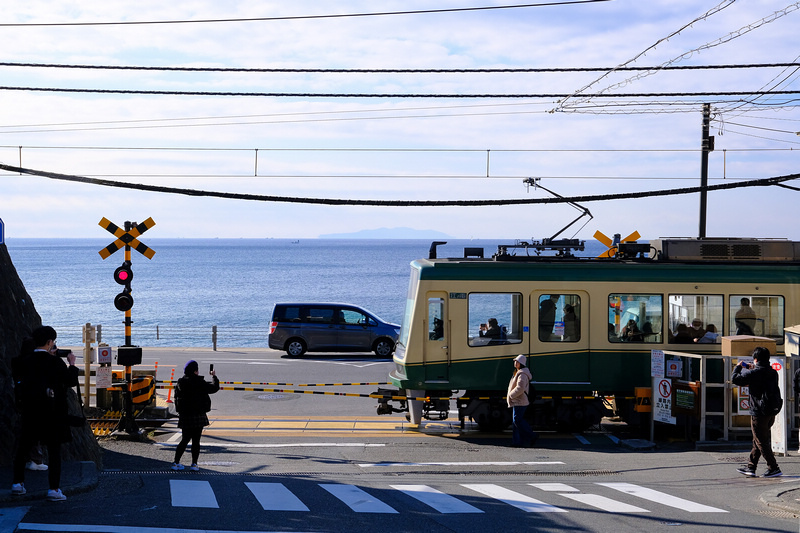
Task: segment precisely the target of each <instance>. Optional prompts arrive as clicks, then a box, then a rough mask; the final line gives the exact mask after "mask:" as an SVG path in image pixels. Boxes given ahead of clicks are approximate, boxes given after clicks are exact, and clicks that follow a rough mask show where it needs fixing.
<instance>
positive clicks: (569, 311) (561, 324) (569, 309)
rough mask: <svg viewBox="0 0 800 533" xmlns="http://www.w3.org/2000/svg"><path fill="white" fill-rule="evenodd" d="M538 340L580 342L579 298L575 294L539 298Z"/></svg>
mask: <svg viewBox="0 0 800 533" xmlns="http://www.w3.org/2000/svg"><path fill="white" fill-rule="evenodd" d="M538 330H539V340H540V341H542V342H578V341H579V340H581V298H580V296H578V295H577V294H544V295H542V296H540V297H539V325H538Z"/></svg>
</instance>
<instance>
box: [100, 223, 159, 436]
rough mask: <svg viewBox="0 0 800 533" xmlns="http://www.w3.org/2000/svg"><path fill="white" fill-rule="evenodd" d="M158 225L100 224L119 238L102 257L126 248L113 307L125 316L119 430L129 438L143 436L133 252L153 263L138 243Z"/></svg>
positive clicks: (119, 358)
mask: <svg viewBox="0 0 800 533" xmlns="http://www.w3.org/2000/svg"><path fill="white" fill-rule="evenodd" d="M155 225H156V223H155V222H154V221H153V219H152V218H148V219H147V220H145V221H144V222H142V223H141V224H136V223H135V222H125V229H122V228H120V227H119V226H117V225H116V224H114V223H113V222H111V221H110V220H108V219H107V218H105V217H103V219H102V220H101V221H100V226H102V227H103V228H104V229H105V230H106V231H108V232H109V233H112V234H113V235H114V236H115V237H117V240H115V241H114V242H112V243H111V244H109V245H108V246H106V247H105V248H103V249H102V250H100V251H99V252H98V253H99V254H100V257H102V258H103V259H107V258H108V257H110V256H111V254H113V253H114V252H116V251H117V250H119V249H120V248H123V247H124V248H125V259H124V261H123V263H122V266H119V267H117V269H116V270H115V271H114V281H116V282H117V283H119V284H120V285H123V286H124V288H123V289H122V292H121V293H119V294H117V296H116V297H115V298H114V307H116V308H117V309H119V310H120V311H124V312H125V345H124V346H120V347H118V348H117V363H119V364H120V365H123V366H124V367H125V381H126V383H127V385H128V386H127V388H126V390H125V416H124V417H123V418H121V419H120V426H121V427H122V428H124V430H125V431H126V432H128V433H129V434H131V435H136V436H137V437H138V436H139V435H141V432H140V431H139V426H138V425H137V424H136V420H135V418H134V416H133V400H132V391H133V375H132V371H131V367H132V366H133V365H139V364H141V363H142V349H141V348H140V347H138V346H133V345H132V344H131V326H132V325H133V320H131V308H132V307H133V296H131V280H133V270H131V248H134V249H135V250H136V251H137V252H139V253H140V254H142V255H143V256H145V257H146V258H148V259H152V258H153V256H154V255H155V254H156V253H155V251H153V250H151V249H150V248H148V247H147V246H145V245H144V244H142V243H141V242H139V240H138V237H139V236H140V235H141V234H142V233H144V232H145V231H147V230H149V229H150V228H152V227H153V226H155Z"/></svg>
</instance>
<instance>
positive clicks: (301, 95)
mask: <svg viewBox="0 0 800 533" xmlns="http://www.w3.org/2000/svg"><path fill="white" fill-rule="evenodd" d="M0 90H2V91H31V92H59V93H89V94H140V95H148V96H245V97H273V98H285V97H289V98H444V99H447V98H456V99H465V98H495V99H502V98H512V99H518V98H530V99H534V98H550V99H560V98H569V97H571V95H572V94H574V93H569V94H567V93H527V94H524V93H509V94H502V93H484V94H480V93H474V94H463V93H293V92H237V91H165V90H164V91H159V90H142V89H87V88H67V87H20V86H0ZM764 94H787V95H788V94H800V90H796V91H699V92H698V91H677V92H660V93H616V94H593V95H582V96H586V97H588V98H654V97H709V96H760V95H764Z"/></svg>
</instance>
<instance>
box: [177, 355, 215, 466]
mask: <svg viewBox="0 0 800 533" xmlns="http://www.w3.org/2000/svg"><path fill="white" fill-rule="evenodd" d="M198 370H199V367H198V365H197V361H189V362H188V363H186V366H185V367H184V368H183V372H184V375H183V377H181V378H180V379H179V380H178V384H177V385H176V386H175V409H176V410H177V411H178V427H179V428H181V432H182V434H183V436H182V437H181V441H180V442H179V443H178V447H177V448H176V449H175V460H174V461H173V463H172V466H171V468H172V469H173V470H183V465H182V464H181V456H182V455H183V452H184V451H186V446H187V445H188V444H189V441H192V465H191V466H190V467H189V468H191V469H192V470H200V467H199V466H197V460H198V459H199V458H200V436H201V435H202V433H203V428H204V427H205V426H207V425H208V416H207V415H206V413H208V412H209V411H210V410H211V398H210V397H209V394H214V393H215V392H217V391H218V390H219V379H218V378H217V373H216V372H214V371H213V370H211V371H210V372H209V373H210V374H211V378H212V380H213V381H212V382H211V383H209V382H208V381H206V380H205V379H204V378H203V377H202V376H200V375H199V373H198Z"/></svg>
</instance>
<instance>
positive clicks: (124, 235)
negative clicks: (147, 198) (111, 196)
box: [97, 217, 156, 259]
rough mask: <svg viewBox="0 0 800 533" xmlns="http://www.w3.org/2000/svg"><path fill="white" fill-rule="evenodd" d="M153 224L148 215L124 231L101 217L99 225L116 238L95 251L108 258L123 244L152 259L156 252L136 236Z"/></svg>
mask: <svg viewBox="0 0 800 533" xmlns="http://www.w3.org/2000/svg"><path fill="white" fill-rule="evenodd" d="M155 225H156V223H155V221H154V220H153V218H152V217H150V218H148V219H147V220H145V221H144V222H142V223H141V224H137V225H136V226H134V227H133V228H132V229H129V230H127V231H125V230H124V229H122V228H120V227H119V226H117V225H116V224H114V223H113V222H111V221H110V220H108V219H107V218H105V217H103V219H102V220H101V221H100V226H101V227H103V228H104V229H105V230H106V231H108V232H109V233H113V234H114V236H115V237H118V238H117V240H116V241H114V242H112V243H111V244H109V245H108V246H106V247H105V248H103V249H102V250H100V251H99V252H97V253H99V254H100V257H102V258H103V259H108V257H109V256H110V255H111V254H113V253H114V252H116V251H117V250H119V249H120V248H122V247H123V246H130V247H132V248H134V249H135V250H136V251H137V252H139V253H140V254H142V255H143V256H145V257H146V258H148V259H152V258H153V256H154V255H155V254H156V253H155V252H154V251H153V250H152V249H150V248H148V247H147V246H145V245H144V244H142V243H141V242H139V241H138V239H137V238H138V237H139V236H140V235H141V234H142V233H144V232H145V231H147V230H149V229H150V228H152V227H153V226H155Z"/></svg>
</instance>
